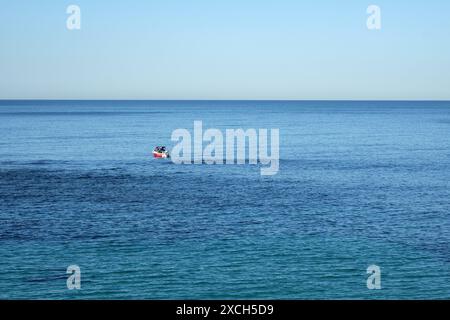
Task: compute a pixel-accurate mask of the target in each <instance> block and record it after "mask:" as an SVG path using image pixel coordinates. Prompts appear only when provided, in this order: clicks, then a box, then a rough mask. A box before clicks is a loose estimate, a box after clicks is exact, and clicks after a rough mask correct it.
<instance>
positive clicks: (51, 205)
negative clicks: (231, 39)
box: [0, 101, 450, 299]
mask: <svg viewBox="0 0 450 320" xmlns="http://www.w3.org/2000/svg"><path fill="white" fill-rule="evenodd" d="M194 120H202V121H203V126H204V128H219V129H223V130H224V129H226V128H244V129H247V128H268V129H270V128H279V129H280V153H281V156H280V157H281V160H280V171H279V173H278V174H277V175H275V176H271V177H270V176H269V177H267V176H261V175H260V171H259V169H260V168H259V166H258V165H250V164H246V165H227V166H225V165H205V164H203V165H202V164H200V165H175V164H173V163H172V162H170V161H167V160H154V159H153V158H152V157H151V151H152V149H153V147H154V146H155V145H161V144H165V145H167V146H173V145H174V144H173V143H172V142H171V141H170V136H171V133H172V130H174V129H176V128H187V129H189V130H192V127H193V122H194ZM449 133H450V102H343V101H342V102H331V101H330V102H307V101H305V102H269V101H265V102H256V101H255V102H250V101H233V102H226V101H223V102H214V101H189V102H177V101H159V102H158V101H139V102H128V101H116V102H107V101H96V102H91V101H84V102H77V101H66V102H58V101H28V102H20V101H16V102H11V101H2V102H0V270H1V273H0V298H7V299H15V298H27V299H36V298H43V299H73V298H76V299H92V298H98V299H106V298H114V299H116V298H117V299H134V298H137V299H169V298H192V299H202V298H208V299H216V298H254V299H265V298H290V299H296V298H302V299H303V298H306V299H309V298H324V299H328V298H338V299H343V298H351V299H353V298H356V299H380V298H388V299H394V298H399V299H406V298H410V299H419V298H420V299H422V298H423V299H430V298H447V299H448V298H450V139H449ZM71 264H76V265H78V266H80V268H81V273H82V275H81V286H82V288H81V290H78V291H77V290H68V289H67V287H66V279H67V275H66V268H67V267H68V266H69V265H71ZM371 264H376V265H378V266H380V268H381V285H382V289H381V290H368V289H367V287H366V279H367V276H368V275H367V274H366V269H367V267H368V266H369V265H371Z"/></svg>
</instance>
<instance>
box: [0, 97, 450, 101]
mask: <svg viewBox="0 0 450 320" xmlns="http://www.w3.org/2000/svg"><path fill="white" fill-rule="evenodd" d="M0 101H111V102H114V101H180V102H183V101H186V102H188V101H261V102H264V101H280V102H302V101H305V102H313V101H317V102H326V101H342V102H371V101H379V102H450V99H103V98H102V99H85V98H83V99H72V98H71V99H48V98H13V99H0Z"/></svg>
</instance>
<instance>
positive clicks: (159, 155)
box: [153, 152, 168, 158]
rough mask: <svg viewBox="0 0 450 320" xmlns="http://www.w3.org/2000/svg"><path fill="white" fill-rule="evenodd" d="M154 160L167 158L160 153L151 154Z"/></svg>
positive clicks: (164, 154)
mask: <svg viewBox="0 0 450 320" xmlns="http://www.w3.org/2000/svg"><path fill="white" fill-rule="evenodd" d="M153 157H154V158H168V156H167V154H166V153H160V152H153Z"/></svg>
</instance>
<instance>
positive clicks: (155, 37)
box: [0, 0, 450, 100]
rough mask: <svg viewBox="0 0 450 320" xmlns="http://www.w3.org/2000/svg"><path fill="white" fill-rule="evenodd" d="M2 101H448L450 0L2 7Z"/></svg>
mask: <svg viewBox="0 0 450 320" xmlns="http://www.w3.org/2000/svg"><path fill="white" fill-rule="evenodd" d="M72 4H74V5H78V6H79V7H80V9H81V29H80V30H68V29H67V27H66V20H67V18H68V17H69V15H68V14H67V13H66V9H67V7H68V6H69V5H72ZM372 4H373V5H378V6H379V7H380V8H381V29H380V30H369V29H368V28H367V26H366V21H367V18H368V17H369V15H368V14H367V12H366V10H367V7H368V6H369V5H372ZM0 99H174V100H176V99H256V100H259V99H270V100H279V99H280V100H284V99H286V100H315V99H318V100H332V99H348V100H450V1H448V0H427V1H426V0H409V1H404V0H390V1H388V0H371V1H364V0H339V1H338V0H314V1H312V0H311V1H301V0H128V1H118V0H116V1H106V0H71V1H63V0H39V1H29V0H28V1H26V0H14V1H11V0H0Z"/></svg>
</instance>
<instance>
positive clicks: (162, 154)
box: [153, 146, 170, 158]
mask: <svg viewBox="0 0 450 320" xmlns="http://www.w3.org/2000/svg"><path fill="white" fill-rule="evenodd" d="M153 157H154V158H170V154H169V151H168V150H167V149H166V147H164V146H157V147H155V149H154V150H153Z"/></svg>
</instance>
